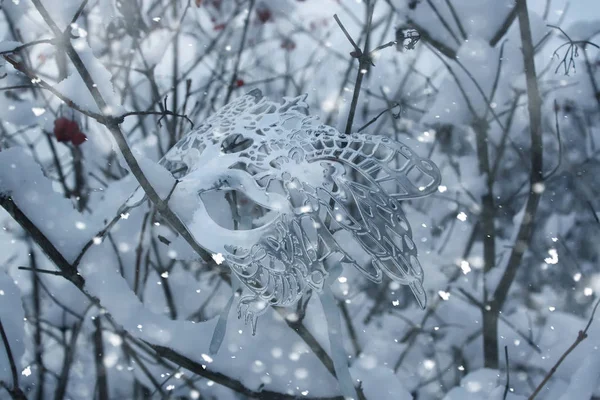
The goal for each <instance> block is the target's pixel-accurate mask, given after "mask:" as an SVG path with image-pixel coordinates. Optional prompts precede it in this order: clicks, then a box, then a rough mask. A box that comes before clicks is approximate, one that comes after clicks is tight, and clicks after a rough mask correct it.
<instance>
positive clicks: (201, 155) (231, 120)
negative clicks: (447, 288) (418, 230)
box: [161, 90, 440, 331]
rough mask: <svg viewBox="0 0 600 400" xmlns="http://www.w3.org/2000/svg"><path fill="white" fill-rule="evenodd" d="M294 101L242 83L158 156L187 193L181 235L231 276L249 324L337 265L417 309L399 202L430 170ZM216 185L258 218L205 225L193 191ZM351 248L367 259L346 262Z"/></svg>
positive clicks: (432, 186) (434, 180)
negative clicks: (407, 292)
mask: <svg viewBox="0 0 600 400" xmlns="http://www.w3.org/2000/svg"><path fill="white" fill-rule="evenodd" d="M304 99H305V96H301V97H296V98H285V99H284V101H283V102H282V103H275V102H272V101H269V100H267V99H266V98H264V97H263V96H262V94H261V93H260V91H258V90H254V91H252V92H250V93H248V94H247V95H245V96H242V97H240V98H238V99H236V100H235V101H233V102H231V103H230V104H228V105H226V106H225V107H223V108H222V109H221V110H219V111H218V112H217V113H216V114H215V115H214V116H212V117H211V118H210V119H208V120H207V121H206V122H205V123H204V124H203V125H202V126H201V127H200V128H199V129H197V130H194V131H192V132H190V133H189V134H188V135H187V136H185V137H184V138H182V139H181V140H180V141H179V142H178V143H177V144H176V145H175V146H174V147H173V148H172V149H171V150H170V151H169V152H168V153H167V154H166V155H165V157H164V158H163V160H161V165H163V166H164V167H165V168H166V169H168V170H169V171H170V172H171V173H173V175H174V176H175V177H176V178H178V179H179V183H178V188H177V190H180V191H187V192H188V193H193V194H197V199H198V203H197V207H196V206H194V207H196V208H195V211H194V215H193V218H192V219H191V222H189V224H188V226H189V229H190V232H192V234H193V235H194V237H195V239H196V240H197V242H198V243H199V244H200V245H201V246H203V247H204V248H205V249H206V250H207V251H209V252H211V253H213V254H221V255H222V257H223V258H224V260H225V262H226V264H227V265H228V266H229V267H230V268H231V270H232V272H233V274H235V276H236V277H237V278H238V279H239V281H240V282H241V284H242V288H243V293H242V296H241V297H240V299H239V304H238V313H239V316H240V317H242V318H244V319H245V321H246V323H250V324H251V325H252V329H253V331H254V330H255V329H256V320H257V318H258V316H259V315H260V314H261V313H263V312H264V311H265V309H266V307H267V306H268V305H274V306H284V307H285V306H291V305H294V304H295V303H297V302H298V301H299V300H300V299H301V298H302V297H303V296H304V295H305V294H306V293H307V291H308V290H309V289H312V290H313V291H316V292H317V293H320V292H322V291H323V290H324V288H325V287H326V286H327V285H329V284H330V283H331V282H332V279H335V278H336V277H337V274H339V271H340V270H341V268H340V267H341V266H344V267H352V268H356V269H357V270H359V271H360V272H362V273H363V274H364V275H365V276H366V277H367V278H369V279H370V280H372V281H374V282H381V279H382V276H383V274H385V275H387V276H389V277H390V278H391V279H393V280H394V281H396V282H399V283H401V284H403V285H408V286H409V287H410V289H411V291H412V292H413V293H414V295H415V297H416V299H417V301H418V303H419V304H420V305H421V306H422V307H424V306H425V304H426V296H425V291H424V290H423V286H422V282H423V269H422V268H421V265H420V264H419V261H418V259H417V247H416V245H415V243H414V242H413V240H412V233H411V228H410V225H409V223H408V220H407V218H406V216H405V214H404V212H403V211H402V209H401V207H400V204H399V202H400V201H401V200H405V199H413V198H418V197H422V196H426V195H428V194H430V193H432V192H433V191H435V190H436V188H437V186H438V185H439V183H440V173H439V171H438V169H437V167H436V166H435V165H434V163H433V162H431V161H430V160H427V159H424V158H421V157H419V156H418V155H417V154H416V153H415V152H414V151H412V150H411V149H409V148H408V147H407V146H406V145H404V144H402V143H401V142H398V141H396V140H393V139H390V138H387V137H384V136H375V135H367V134H358V133H355V134H352V135H344V134H342V133H340V132H338V131H337V130H336V129H334V128H332V127H330V126H326V125H323V124H321V123H319V121H318V120H317V119H316V118H314V117H310V116H308V106H307V105H306V103H305V102H304ZM222 191H225V192H232V193H233V192H236V193H240V192H241V193H242V194H243V195H244V196H245V197H246V198H247V199H249V200H251V201H252V202H253V203H255V204H258V205H259V206H261V207H262V208H263V210H266V211H264V213H263V214H264V215H262V216H261V217H260V218H259V219H260V220H262V221H263V222H264V223H263V224H262V225H260V226H253V225H252V224H250V228H249V229H245V230H236V229H233V228H231V229H230V228H226V227H224V226H222V224H219V223H218V222H217V221H215V219H214V218H213V217H212V216H211V213H210V212H209V206H208V204H207V203H208V201H206V200H205V195H206V194H208V193H214V192H222ZM226 205H227V203H225V202H224V204H223V206H226ZM238 212H239V210H238ZM241 217H243V215H241ZM265 221H266V222H265ZM356 249H362V251H363V252H364V253H366V254H367V255H368V256H369V258H370V261H369V262H366V263H365V262H359V261H357V260H356V259H355V258H356V257H355V256H353V254H356V253H357V251H356Z"/></svg>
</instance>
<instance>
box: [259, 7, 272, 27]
mask: <svg viewBox="0 0 600 400" xmlns="http://www.w3.org/2000/svg"><path fill="white" fill-rule="evenodd" d="M256 15H257V16H258V20H259V21H260V22H261V23H263V24H264V23H266V22H267V21H269V20H270V19H271V17H272V16H273V15H272V14H271V10H269V9H268V8H266V7H264V8H261V9H258V10H256Z"/></svg>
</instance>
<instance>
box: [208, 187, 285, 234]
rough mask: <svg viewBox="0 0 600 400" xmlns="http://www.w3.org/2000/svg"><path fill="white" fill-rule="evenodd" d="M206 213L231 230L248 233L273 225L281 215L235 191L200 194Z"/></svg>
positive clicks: (210, 191)
mask: <svg viewBox="0 0 600 400" xmlns="http://www.w3.org/2000/svg"><path fill="white" fill-rule="evenodd" d="M200 200H201V201H202V202H203V203H204V205H205V207H206V212H207V213H208V215H209V216H210V218H212V220H213V221H215V222H216V223H217V224H218V225H220V226H222V227H223V228H225V229H229V230H240V231H248V230H252V229H257V228H260V227H262V226H264V225H267V224H269V223H271V222H272V221H273V220H275V218H277V216H278V215H279V213H278V212H277V211H274V210H271V209H269V208H266V207H264V206H262V205H260V204H258V203H256V202H255V201H253V200H252V199H250V198H249V197H248V196H246V195H245V194H244V193H243V192H241V191H239V190H235V189H226V190H222V189H212V190H207V191H204V192H202V193H200Z"/></svg>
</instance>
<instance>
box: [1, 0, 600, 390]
mask: <svg viewBox="0 0 600 400" xmlns="http://www.w3.org/2000/svg"><path fill="white" fill-rule="evenodd" d="M523 7H526V8H523ZM0 8H1V12H0V40H1V41H0V54H1V57H0V199H1V200H2V201H1V204H2V206H3V209H0V226H1V227H2V230H0V268H1V271H0V323H1V325H0V327H1V328H2V329H0V333H2V345H0V385H1V386H2V388H0V398H2V399H4V398H7V399H8V398H17V399H23V398H28V399H47V398H54V399H147V398H178V399H179V398H180V399H243V398H264V399H285V398H290V399H291V398H313V399H316V398H339V396H340V390H339V385H338V382H337V380H336V378H335V375H334V373H333V369H332V364H331V358H330V356H329V354H330V350H329V348H330V346H329V341H328V336H327V328H326V325H325V324H324V316H323V311H322V309H321V306H320V304H319V302H318V301H317V299H313V298H311V299H310V301H308V303H307V304H301V305H300V306H299V307H298V309H295V310H294V309H292V310H289V309H286V310H281V309H280V310H269V311H268V312H267V313H266V315H264V316H263V317H262V318H261V320H260V322H259V329H258V332H257V334H256V336H252V335H251V332H250V329H249V327H248V326H245V325H244V324H243V321H239V320H237V318H236V315H235V313H231V315H230V318H229V319H230V320H229V325H228V331H227V335H226V337H225V339H224V342H223V346H222V348H221V351H220V352H219V353H218V355H210V354H209V351H208V346H209V343H210V340H211V336H212V331H213V329H214V326H215V324H216V318H217V317H218V316H219V313H220V312H221V310H222V309H223V308H224V307H225V306H226V304H227V302H228V300H229V298H230V296H231V294H232V289H231V287H230V285H229V284H228V282H229V281H230V280H229V276H228V274H229V272H228V269H227V268H225V266H224V265H217V263H215V262H214V261H213V260H211V259H210V258H209V259H208V260H202V259H193V260H191V261H190V258H189V257H183V256H182V253H184V252H186V251H188V252H189V249H187V248H185V246H184V245H183V244H181V243H180V241H177V240H175V239H176V237H175V236H176V235H175V234H174V233H173V231H172V230H171V229H169V228H168V227H167V224H166V222H165V220H164V219H162V217H161V215H160V214H159V213H155V212H150V211H149V212H145V213H135V212H131V213H128V212H126V211H124V210H123V209H122V208H121V206H122V205H123V203H124V202H125V200H126V199H127V198H128V196H129V195H130V194H131V193H132V192H133V190H134V189H135V188H136V187H137V181H136V179H135V178H134V177H133V176H132V173H131V171H130V168H129V167H128V164H127V163H126V162H125V161H124V157H123V153H122V149H123V147H122V146H123V145H125V146H127V145H128V148H129V149H130V150H131V154H134V155H135V157H136V158H137V159H138V161H139V163H140V164H141V165H142V167H143V169H144V171H145V172H148V173H149V174H150V175H152V171H153V166H155V165H156V161H158V160H159V159H160V158H161V157H162V156H163V155H164V154H165V153H166V151H168V149H169V148H171V147H172V146H173V145H174V144H175V143H176V142H177V141H178V140H179V139H180V138H181V137H183V136H184V135H185V134H186V133H187V132H189V131H190V129H191V128H190V123H189V121H188V120H186V119H185V118H183V117H181V115H186V116H187V117H188V118H189V119H190V120H191V121H192V122H193V123H195V124H196V125H199V124H201V123H202V121H204V120H205V119H206V118H208V117H209V116H210V115H212V114H213V113H214V112H215V111H216V110H217V109H219V108H220V107H221V106H222V105H224V104H226V103H227V102H229V101H230V100H232V99H234V98H236V97H238V96H240V95H242V94H244V93H247V92H248V91H250V90H252V89H254V88H259V89H260V90H261V91H262V92H263V93H264V94H265V95H267V96H268V97H270V98H271V99H280V98H282V97H283V96H298V95H301V94H304V93H307V94H308V97H307V100H306V101H307V103H309V105H310V111H311V114H312V115H318V116H319V117H320V118H321V121H323V122H324V123H326V124H329V125H332V126H334V127H336V128H337V129H338V130H340V131H342V132H343V131H344V130H345V128H346V126H347V121H348V114H349V110H350V108H351V100H352V98H353V95H354V93H355V89H356V80H357V74H361V75H363V78H362V83H361V86H360V90H358V91H357V94H359V98H358V103H357V107H356V109H355V116H354V121H353V130H354V131H356V130H358V129H361V127H364V126H365V125H367V124H368V126H367V127H366V128H365V132H368V133H370V134H375V135H384V136H389V137H393V138H397V139H398V140H400V141H402V142H404V143H406V144H407V145H409V146H410V147H411V148H412V149H414V150H415V151H416V152H417V153H419V155H421V156H427V157H430V158H431V159H432V160H433V161H434V162H435V163H436V164H437V165H438V166H439V168H440V170H441V173H442V185H441V186H440V187H439V188H438V192H437V193H436V194H434V195H432V196H430V197H427V198H425V199H421V200H414V201H406V202H403V203H402V207H403V209H404V211H405V212H406V214H407V217H408V219H409V221H410V223H411V225H412V228H413V239H414V241H415V242H416V243H417V246H418V248H419V258H420V261H421V264H422V265H423V268H424V271H425V287H426V290H427V293H428V297H429V304H428V306H427V309H426V310H421V309H420V308H419V307H418V305H417V304H416V302H415V300H414V299H413V297H412V295H411V293H410V290H408V289H407V288H406V287H401V286H400V285H398V284H397V283H395V282H391V281H389V280H387V281H386V280H384V282H383V283H382V284H380V285H376V284H373V283H371V282H369V281H368V280H366V279H364V277H363V276H362V275H361V274H359V273H357V272H356V271H351V270H348V271H344V272H343V274H342V276H340V278H339V279H338V280H337V282H336V283H335V285H334V287H333V290H334V294H335V296H336V299H337V300H338V305H339V308H340V312H341V315H342V317H343V320H342V326H343V331H344V332H343V335H344V337H345V338H346V341H345V342H344V346H345V349H346V353H347V354H348V362H349V364H350V371H351V374H352V377H353V378H354V379H356V380H357V384H358V387H359V388H360V390H359V397H361V398H364V399H369V400H372V399H377V400H379V399H390V400H392V399H394V400H404V399H411V398H414V399H419V400H429V399H448V400H450V399H452V400H459V399H460V400H462V399H498V400H500V399H525V398H532V397H530V396H532V394H533V393H534V391H535V390H536V388H537V387H538V386H539V385H540V383H541V382H542V381H543V380H544V378H545V377H546V376H548V374H549V372H550V371H551V369H552V367H553V366H554V365H555V364H556V363H557V361H559V359H560V357H561V356H562V355H563V354H564V353H565V351H567V349H568V348H569V346H571V344H572V343H574V342H575V343H577V346H576V347H575V349H574V350H573V351H572V352H570V353H569V354H568V355H567V357H566V358H565V359H564V362H562V363H561V364H560V366H559V367H558V369H557V370H556V372H555V373H554V374H553V375H552V376H551V377H550V379H549V380H548V381H547V382H546V383H545V384H544V385H542V387H541V390H540V391H539V393H537V394H536V396H537V397H536V398H539V399H548V400H553V399H556V400H558V399H564V400H566V399H593V398H595V399H598V398H600V384H599V383H598V382H600V314H599V315H596V318H595V319H591V315H592V309H593V306H594V304H596V302H597V301H598V298H599V297H600V246H599V244H600V222H599V215H600V200H599V199H600V179H599V175H600V50H599V48H598V45H600V4H598V2H597V1H596V0H570V1H564V0H529V1H527V3H526V5H525V1H522V0H519V1H518V2H516V4H515V1H513V0H377V1H375V0H370V2H369V1H366V0H90V1H87V0H83V1H82V0H3V1H0ZM525 9H526V10H527V12H525V11H524V10H525ZM371 11H372V23H371V25H370V28H367V26H368V20H369V16H370V13H371ZM334 14H337V15H338V17H339V19H340V21H342V23H343V25H344V27H345V28H346V29H347V31H348V32H349V34H350V35H351V36H352V37H353V39H354V40H355V41H356V42H357V44H358V46H359V47H360V48H361V49H364V48H366V49H367V50H368V49H374V48H376V47H377V46H380V45H384V44H386V43H389V42H390V41H395V42H396V43H394V44H393V45H392V46H389V47H386V48H384V49H381V50H380V51H378V52H377V53H376V54H375V55H374V58H373V65H370V64H369V65H366V66H365V65H359V60H358V59H357V57H356V56H357V54H356V52H355V51H354V49H353V47H352V45H351V44H350V42H349V41H348V39H347V38H346V37H345V35H344V33H343V32H342V30H341V29H340V27H339V26H338V24H337V23H336V22H335V20H334V18H333V15H334ZM523 18H525V19H526V20H527V21H529V29H528V31H529V32H530V33H531V38H530V39H529V41H527V38H524V37H523V30H524V29H523V26H520V23H519V21H521V22H523ZM417 37H418V38H419V40H418V41H416V38H417ZM411 39H413V40H411ZM365 46H366V47H365ZM526 48H529V50H530V51H529V53H532V52H533V56H534V58H535V75H533V72H532V71H531V70H529V71H527V70H526V68H525V67H524V65H525V64H524V63H526V62H527V51H526V50H525V49H526ZM351 52H353V53H352V54H351ZM74 54H75V56H76V57H74ZM524 54H525V57H524ZM74 59H75V62H74V61H73V60H74ZM76 60H80V62H79V64H77V61H76ZM82 69H83V70H85V71H88V72H89V76H85V74H83V75H82V72H81V71H82ZM527 73H529V82H528V79H527ZM90 80H91V81H90ZM532 80H533V81H534V82H535V86H536V87H537V90H538V91H539V97H540V98H541V101H539V102H538V101H535V96H534V97H532V87H531V81H532ZM528 83H529V85H528ZM90 84H92V85H93V87H92V88H93V89H94V91H95V92H96V97H94V95H93V94H91V93H90V91H89V90H88V88H90ZM97 95H100V96H101V97H102V98H103V99H104V101H105V103H106V104H103V105H102V107H99V105H98V102H97ZM532 99H533V100H534V101H532ZM126 113H130V115H128V116H126V117H124V118H123V120H122V123H121V124H120V131H121V132H122V134H123V139H125V141H122V142H120V143H119V141H118V140H115V136H114V132H111V130H110V129H109V128H111V126H110V123H106V120H103V115H110V116H123V115H124V114H126ZM173 114H178V115H179V116H177V115H173ZM535 115H538V116H539V118H537V119H536V117H535ZM111 129H112V130H113V131H114V129H115V128H114V126H113V127H112V128H111ZM117 129H118V128H117ZM532 131H533V132H537V133H538V136H537V137H538V138H540V139H541V142H540V143H537V147H536V143H535V141H534V142H533V143H532V140H531V139H532V137H533V136H535V134H533V135H532V134H531V133H530V132H532ZM532 161H533V162H532ZM537 167H539V168H537ZM532 168H533V169H532ZM536 169H537V170H536ZM532 177H533V178H532ZM535 177H537V178H535ZM536 179H537V180H536ZM532 182H533V183H535V184H533V185H531V183H532ZM158 189H159V188H157V190H158ZM167 191H168V188H167ZM231 204H234V206H235V207H233V208H232V207H229V205H227V204H223V206H222V207H220V208H219V207H218V205H217V207H216V208H217V209H218V212H221V213H224V217H225V218H229V219H230V220H232V221H233V220H234V219H236V218H253V215H254V214H253V212H254V211H255V210H253V209H252V208H251V207H249V206H248V205H247V204H240V203H237V204H236V203H235V201H234V200H232V203H231ZM232 210H233V211H232ZM221 217H223V215H222V216H221ZM107 226H108V228H106V227H107ZM100 233H102V235H100ZM100 237H101V238H100ZM367 261H368V260H365V262H367ZM589 321H591V323H590V324H589V325H588V322H589ZM586 326H587V330H586V333H587V337H585V338H584V335H580V334H579V333H578V332H580V331H583V330H584V329H586ZM578 338H579V340H578Z"/></svg>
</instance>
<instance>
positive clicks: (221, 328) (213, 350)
mask: <svg viewBox="0 0 600 400" xmlns="http://www.w3.org/2000/svg"><path fill="white" fill-rule="evenodd" d="M233 299H235V293H233V294H232V295H231V298H230V299H229V301H228V302H227V305H226V306H225V308H224V309H223V310H222V311H221V315H219V320H218V321H217V326H215V331H214V332H213V335H212V339H211V340H210V347H209V349H208V351H209V352H210V354H211V355H215V354H217V353H218V352H219V348H221V344H222V343H223V339H224V338H225V333H226V332H227V317H228V316H229V311H230V310H231V306H232V304H233Z"/></svg>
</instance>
